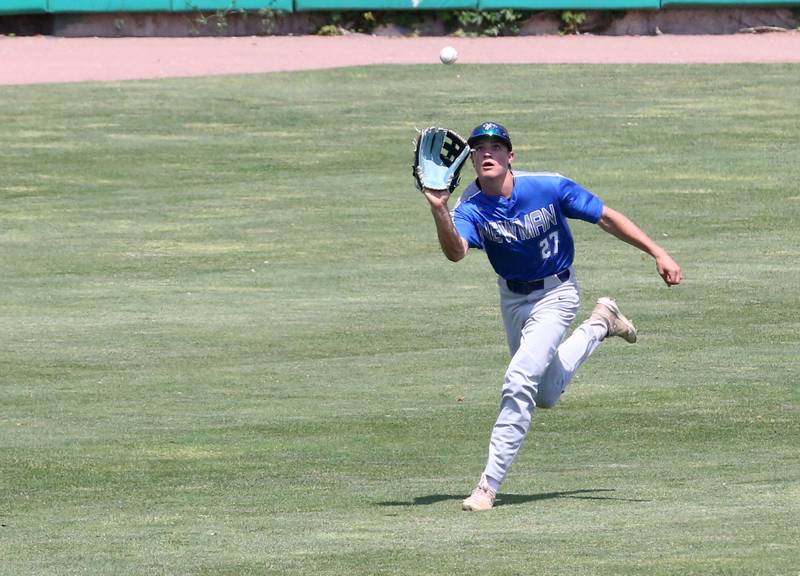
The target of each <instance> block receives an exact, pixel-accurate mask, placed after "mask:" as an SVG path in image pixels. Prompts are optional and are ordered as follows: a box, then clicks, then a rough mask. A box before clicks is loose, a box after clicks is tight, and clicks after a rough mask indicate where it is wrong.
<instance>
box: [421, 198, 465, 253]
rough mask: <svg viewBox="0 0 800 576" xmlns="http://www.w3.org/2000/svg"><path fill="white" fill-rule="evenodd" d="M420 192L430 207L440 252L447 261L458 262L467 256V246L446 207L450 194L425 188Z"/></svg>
mask: <svg viewBox="0 0 800 576" xmlns="http://www.w3.org/2000/svg"><path fill="white" fill-rule="evenodd" d="M422 192H423V193H424V194H425V198H426V199H427V200H428V204H430V206H431V214H433V221H434V223H435V224H436V235H437V236H438V237H439V245H440V246H441V247H442V252H444V255H445V256H447V259H448V260H450V261H452V262H458V261H459V260H461V259H462V258H464V256H466V255H467V250H468V249H469V245H468V244H467V241H466V240H464V239H463V238H462V237H461V236H460V235H459V233H458V231H456V227H455V226H454V225H453V220H452V218H450V209H449V208H448V207H447V200H448V199H449V198H450V193H449V192H447V191H438V190H428V189H427V188H425V189H423V191H422Z"/></svg>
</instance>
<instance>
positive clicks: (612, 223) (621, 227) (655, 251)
mask: <svg viewBox="0 0 800 576" xmlns="http://www.w3.org/2000/svg"><path fill="white" fill-rule="evenodd" d="M598 225H599V226H600V228H602V229H603V230H605V231H606V232H608V233H609V234H611V235H613V236H615V237H617V238H619V239H620V240H622V241H623V242H627V243H628V244H630V245H631V246H635V247H636V248H638V249H639V250H641V251H642V252H645V253H646V254H650V256H652V257H653V258H658V257H659V256H662V255H664V254H666V252H665V250H664V249H663V248H661V246H659V245H658V244H656V243H655V242H653V240H652V239H651V238H650V237H649V236H648V235H647V234H646V233H645V232H644V231H643V230H642V229H641V228H639V227H638V226H637V225H636V224H634V223H633V222H632V221H631V220H630V219H629V218H628V217H627V216H625V215H624V214H622V213H621V212H617V211H616V210H614V209H612V208H609V207H608V206H605V207H604V208H603V215H602V216H601V218H600V221H599V222H598Z"/></svg>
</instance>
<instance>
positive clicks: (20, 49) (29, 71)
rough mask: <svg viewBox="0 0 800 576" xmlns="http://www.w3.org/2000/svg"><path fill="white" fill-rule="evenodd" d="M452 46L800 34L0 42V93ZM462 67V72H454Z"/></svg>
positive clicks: (494, 59) (539, 54) (530, 51)
mask: <svg viewBox="0 0 800 576" xmlns="http://www.w3.org/2000/svg"><path fill="white" fill-rule="evenodd" d="M445 45H452V46H454V47H455V48H456V49H457V50H458V52H459V59H458V62H459V63H462V64H488V63H507V64H524V63H547V64H561V63H564V64H574V63H588V64H599V63H603V64H632V63H642V64H650V63H686V64H689V63H692V64H694V63H711V64H715V63H777V62H800V32H796V31H794V32H777V33H769V34H734V35H718V36H711V35H692V36H689V35H687V36H683V35H663V36H634V37H631V36H590V35H581V36H525V37H508V38H450V37H447V38H441V37H425V38H383V37H374V36H367V35H351V36H340V37H321V36H274V37H235V38H208V37H206V38H56V37H49V36H31V37H0V85H10V84H37V83H59V82H81V81H107V80H132V79H145V78H169V77H182V76H206V75H221V74H258V73H264V72H276V71H288V70H310V69H323V68H336V67H342V66H361V65H368V64H420V63H429V64H434V63H438V55H439V51H440V50H441V48H442V47H444V46H445ZM456 65H458V64H456Z"/></svg>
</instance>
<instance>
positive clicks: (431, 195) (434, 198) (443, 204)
mask: <svg viewBox="0 0 800 576" xmlns="http://www.w3.org/2000/svg"><path fill="white" fill-rule="evenodd" d="M422 193H423V194H424V195H425V198H426V199H427V200H428V203H429V204H430V205H431V208H434V209H442V208H447V201H448V200H449V199H450V192H448V191H447V190H430V189H428V188H423V189H422Z"/></svg>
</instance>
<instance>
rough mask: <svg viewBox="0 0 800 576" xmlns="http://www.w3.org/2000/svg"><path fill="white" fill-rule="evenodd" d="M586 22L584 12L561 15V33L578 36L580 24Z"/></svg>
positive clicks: (569, 12)
mask: <svg viewBox="0 0 800 576" xmlns="http://www.w3.org/2000/svg"><path fill="white" fill-rule="evenodd" d="M584 22H586V13H585V12H572V11H569V10H568V11H566V12H562V13H561V33H562V34H580V27H581V24H583V23H584Z"/></svg>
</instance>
